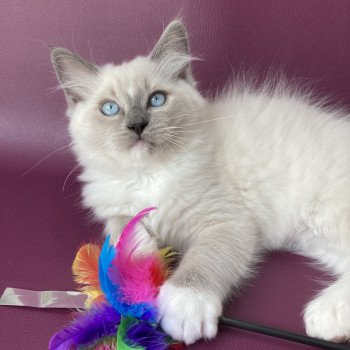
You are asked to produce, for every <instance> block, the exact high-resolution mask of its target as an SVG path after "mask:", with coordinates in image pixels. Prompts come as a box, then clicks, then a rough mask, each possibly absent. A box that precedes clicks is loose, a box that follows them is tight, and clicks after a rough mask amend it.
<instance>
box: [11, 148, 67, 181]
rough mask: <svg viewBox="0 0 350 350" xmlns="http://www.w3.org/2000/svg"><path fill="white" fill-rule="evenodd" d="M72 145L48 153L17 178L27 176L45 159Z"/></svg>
mask: <svg viewBox="0 0 350 350" xmlns="http://www.w3.org/2000/svg"><path fill="white" fill-rule="evenodd" d="M71 145H72V143H70V144H69V145H65V146H63V147H60V148H58V149H56V150H55V151H53V152H51V153H49V154H48V155H46V156H45V157H44V158H42V159H41V160H39V161H38V162H37V163H35V164H34V165H33V166H32V167H31V168H29V169H28V170H27V171H26V172H25V173H23V174H22V175H19V176H18V177H17V178H18V179H19V178H21V177H23V176H25V175H27V174H28V173H29V172H31V171H32V170H33V169H35V168H36V167H37V166H38V165H40V164H41V163H42V162H44V161H45V160H46V159H47V158H49V157H51V156H53V155H54V154H56V153H57V152H59V151H62V150H63V149H65V148H67V147H70V146H71Z"/></svg>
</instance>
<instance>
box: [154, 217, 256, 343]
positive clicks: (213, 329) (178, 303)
mask: <svg viewBox="0 0 350 350" xmlns="http://www.w3.org/2000/svg"><path fill="white" fill-rule="evenodd" d="M242 219H243V218H242V217H241V218H237V221H236V222H227V223H218V222H217V220H216V222H217V223H216V224H212V226H206V227H205V228H204V229H203V231H201V232H200V234H198V239H197V241H195V242H194V243H193V245H192V246H191V247H190V248H189V249H188V250H187V252H186V253H185V255H184V257H183V259H182V260H181V263H180V265H179V266H178V268H177V269H176V271H175V272H174V274H173V275H172V277H171V278H170V279H169V280H168V281H167V282H166V283H165V284H164V285H163V286H162V287H161V290H160V293H159V296H158V307H159V312H160V322H161V326H162V327H163V329H164V330H165V331H166V332H167V333H168V334H170V335H171V336H172V337H173V338H174V339H176V340H179V341H184V342H185V343H186V344H191V343H194V342H195V341H196V340H198V339H200V338H203V337H204V338H207V339H209V338H213V337H214V336H215V335H216V333H217V323H218V317H219V316H220V314H221V311H222V301H223V300H224V298H225V297H227V295H228V293H229V292H230V289H231V287H232V286H235V287H237V285H238V284H239V283H240V281H241V279H242V278H245V277H248V275H249V272H250V267H251V266H252V264H253V263H254V262H255V261H256V259H257V250H258V245H257V235H256V231H255V230H256V229H255V227H254V225H252V223H251V222H250V220H249V219H246V220H245V219H243V220H242ZM209 222H210V220H209ZM214 222H215V221H214ZM219 222H220V219H219Z"/></svg>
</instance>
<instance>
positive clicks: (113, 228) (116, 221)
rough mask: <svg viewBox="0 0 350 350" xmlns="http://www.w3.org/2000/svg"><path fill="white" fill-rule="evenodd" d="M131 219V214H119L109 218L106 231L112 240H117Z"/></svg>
mask: <svg viewBox="0 0 350 350" xmlns="http://www.w3.org/2000/svg"><path fill="white" fill-rule="evenodd" d="M130 219H131V217H129V216H124V215H117V216H114V217H112V218H110V219H108V220H107V222H106V225H105V229H104V233H105V235H110V236H111V239H112V242H117V241H118V239H119V236H120V234H121V233H122V231H123V229H124V227H125V225H126V224H127V223H128V221H129V220H130Z"/></svg>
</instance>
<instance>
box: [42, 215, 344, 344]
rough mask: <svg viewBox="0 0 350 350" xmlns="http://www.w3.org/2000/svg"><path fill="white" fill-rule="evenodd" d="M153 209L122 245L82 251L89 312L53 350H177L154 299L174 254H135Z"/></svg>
mask: <svg viewBox="0 0 350 350" xmlns="http://www.w3.org/2000/svg"><path fill="white" fill-rule="evenodd" d="M154 209H155V208H148V209H144V210H143V211H141V212H140V213H139V214H137V215H136V216H135V217H134V218H133V219H131V220H130V221H129V223H128V224H127V225H126V226H125V228H124V230H123V232H122V234H121V236H120V238H119V241H118V243H117V244H116V245H111V242H110V241H111V240H110V237H109V236H107V238H106V239H105V242H104V244H103V246H102V247H101V246H99V245H98V244H91V243H89V244H86V245H84V246H82V247H81V248H80V250H79V251H78V253H77V255H76V258H75V260H74V262H73V266H72V271H73V275H74V279H75V281H76V282H77V283H78V284H79V289H80V291H81V292H82V293H84V294H85V295H86V297H87V299H86V303H85V308H86V310H85V311H81V312H78V313H77V314H76V317H75V320H74V321H73V322H72V323H71V324H70V325H69V326H68V327H66V328H64V329H63V330H61V331H59V332H57V333H56V334H55V335H54V336H53V337H52V338H51V341H50V344H49V349H50V350H75V349H88V350H132V349H137V350H171V349H172V350H176V349H181V348H182V347H183V344H182V343H178V342H175V341H173V340H172V339H171V338H170V337H169V336H168V335H167V334H166V333H165V332H164V331H163V330H162V329H161V328H160V326H159V325H158V323H157V316H158V315H157V307H156V297H157V294H158V292H159V288H160V286H161V285H162V283H163V282H164V281H165V280H166V278H167V277H168V276H169V273H170V269H169V266H170V264H171V262H172V260H173V259H174V255H175V253H173V252H171V249H170V248H165V249H162V250H159V251H155V252H152V253H149V254H137V250H138V248H139V247H140V245H142V240H141V241H140V239H138V238H137V226H138V224H139V222H140V221H141V220H142V219H143V218H144V217H145V216H146V215H148V213H149V212H150V211H152V210H154ZM219 323H220V324H221V325H223V326H229V327H235V328H240V329H244V330H247V331H252V332H255V333H260V334H264V335H268V336H273V337H277V338H281V339H285V340H289V341H293V342H298V343H302V344H307V345H312V346H316V347H318V348H323V349H330V350H345V349H348V350H349V349H350V348H349V347H347V346H345V345H343V344H337V343H333V342H329V341H324V340H320V339H316V338H312V337H308V336H303V335H299V334H295V333H291V332H286V331H283V330H279V329H274V328H270V327H264V326H260V325H256V324H253V323H249V322H244V321H240V320H233V319H228V318H224V317H221V318H220V319H219Z"/></svg>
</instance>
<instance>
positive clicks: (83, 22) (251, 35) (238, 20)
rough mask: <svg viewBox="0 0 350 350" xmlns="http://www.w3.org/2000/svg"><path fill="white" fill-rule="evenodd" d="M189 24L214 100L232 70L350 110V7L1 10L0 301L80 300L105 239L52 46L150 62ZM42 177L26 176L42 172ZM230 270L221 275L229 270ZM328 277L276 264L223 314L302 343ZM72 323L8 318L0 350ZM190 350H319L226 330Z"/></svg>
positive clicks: (10, 4) (7, 312) (34, 344)
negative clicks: (94, 252) (83, 274)
mask: <svg viewBox="0 0 350 350" xmlns="http://www.w3.org/2000/svg"><path fill="white" fill-rule="evenodd" d="M178 14H182V17H183V18H184V21H185V23H186V24H187V27H188V30H189V33H190V43H191V48H192V50H193V51H194V53H196V54H197V55H200V57H202V58H203V59H204V61H203V62H197V63H196V64H195V67H194V72H195V76H196V77H197V79H198V80H199V81H200V88H201V89H202V90H203V91H204V92H206V91H214V89H216V88H217V87H220V86H222V85H223V84H224V83H225V81H227V79H228V77H229V76H230V74H231V69H234V70H236V71H237V70H239V69H241V68H244V69H251V68H253V69H254V70H255V71H256V72H258V73H259V74H260V75H261V76H263V75H264V74H265V73H266V72H267V71H268V70H269V69H270V68H272V70H276V69H278V70H283V71H284V72H285V73H286V74H287V75H288V76H297V77H301V78H304V79H309V80H310V81H311V82H313V83H314V85H315V86H316V87H317V88H316V89H317V91H318V92H319V93H321V94H330V95H331V96H332V97H333V100H334V101H340V102H341V103H342V104H345V105H346V106H348V107H350V94H349V91H350V69H349V62H350V45H349V38H350V2H349V1H347V0H344V1H340V0H337V1H334V0H323V1H312V0H309V1H304V0H294V1H290V0H273V1H272V0H271V1H260V0H250V1H246V0H235V1H229V0H226V1H203V0H191V1H185V0H183V1H181V2H177V1H168V0H167V1H162V0H151V1H137V0H133V1H131V0H123V1H121V0H118V1H115V0H114V1H112V0H103V1H83V0H77V1H74V2H73V1H67V0H61V1H46V0H35V1H34V0H28V1H19V0H3V1H2V2H1V10H0V50H1V54H0V90H1V93H0V164H1V166H0V200H1V202H0V204H1V206H0V235H1V240H0V293H2V291H3V289H4V288H5V287H7V286H12V287H20V288H28V289H38V290H51V289H52V290H53V289H58V290H66V289H71V288H73V287H74V286H73V283H72V278H71V273H70V266H71V263H72V260H73V257H74V254H75V253H76V250H77V248H78V246H79V245H80V244H81V243H82V242H85V241H88V240H90V239H93V238H97V237H99V235H100V230H101V228H100V226H99V225H97V224H93V223H91V221H92V220H91V215H90V214H89V213H87V212H86V211H84V210H82V208H81V206H80V204H79V185H78V183H77V182H76V180H75V178H76V172H73V173H72V175H71V176H70V177H69V178H68V180H67V181H66V185H65V188H64V190H63V191H62V187H63V184H64V183H65V179H66V177H67V175H68V174H69V173H70V171H71V170H72V169H73V168H74V166H75V163H74V160H73V158H72V156H71V155H70V152H69V148H68V147H65V148H62V147H64V146H67V145H68V144H69V138H68V137H67V133H66V124H67V120H66V118H65V116H64V111H65V107H66V105H65V101H64V98H63V94H62V93H61V92H56V91H55V87H56V86H57V82H56V79H55V76H54V73H53V69H52V67H51V64H50V61H49V53H48V49H47V47H46V45H61V46H65V47H67V48H69V49H71V50H74V51H77V52H78V53H80V54H81V55H82V56H84V57H86V58H89V57H90V58H91V57H93V59H94V60H95V61H96V62H97V63H103V62H110V61H113V62H116V63H118V62H121V61H122V60H127V59H130V58H132V57H133V56H134V55H136V54H140V53H141V54H145V53H147V52H148V49H149V47H151V46H152V45H153V43H154V42H155V41H156V39H157V38H158V36H159V35H160V34H161V31H162V28H163V27H164V26H165V25H166V24H167V23H168V22H169V21H170V20H171V19H172V18H174V17H175V16H176V15H178ZM60 148H62V149H61V150H59V151H57V152H56V153H54V154H53V155H52V156H50V157H47V158H45V159H44V160H43V161H42V162H41V163H40V164H38V166H37V167H35V168H34V169H32V170H30V171H29V172H28V173H26V172H27V171H28V170H29V169H30V168H31V167H32V166H33V165H34V164H36V163H37V162H39V161H40V160H42V159H43V158H44V157H46V156H47V155H49V154H50V153H51V152H54V151H56V150H58V149H60ZM223 268H224V266H223ZM323 278H325V276H323V275H322V273H321V272H318V271H316V270H314V269H312V268H311V267H309V266H308V265H307V264H306V260H305V259H303V258H300V257H297V256H293V255H291V254H287V253H274V254H271V255H269V256H268V257H267V259H266V262H265V263H263V264H262V266H261V268H260V274H259V276H258V277H256V278H255V279H253V280H251V281H250V282H249V283H248V284H247V285H246V287H245V288H244V289H243V290H242V292H241V294H240V296H239V297H238V298H236V299H235V300H234V301H232V302H231V303H229V304H228V306H227V307H226V311H225V314H226V315H229V316H233V317H237V318H241V319H244V320H247V321H254V322H259V323H262V324H265V325H271V326H275V327H280V328H284V329H288V330H291V331H297V332H301V333H303V332H304V331H303V325H302V317H301V311H302V307H303V305H304V304H305V302H306V301H307V300H308V299H309V298H310V297H311V296H312V295H314V294H315V293H316V291H317V290H319V288H320V283H319V282H317V281H320V280H322V279H323ZM69 319H70V314H69V311H64V310H63V311H62V310H61V311H55V310H51V311H49V310H37V309H27V308H10V307H6V308H5V307H1V308H0V348H1V349H14V350H16V349H34V350H40V349H46V348H47V342H48V340H49V338H50V336H51V335H52V334H53V333H54V332H55V331H56V330H57V329H59V328H60V327H62V326H63V325H64V324H65V323H66V322H67V321H68V320H69ZM192 348H193V349H231V348H232V349H271V350H273V349H276V350H277V349H296V350H297V349H300V350H302V349H311V347H307V346H301V345H295V344H291V343H288V342H286V341H280V340H275V339H271V338H268V337H265V336H260V335H253V334H251V333H248V332H244V331H238V330H233V329H224V328H221V329H220V332H219V336H218V338H217V339H216V340H214V341H213V342H211V343H208V344H207V343H205V342H199V343H198V344H196V345H194V346H193V347H192Z"/></svg>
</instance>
